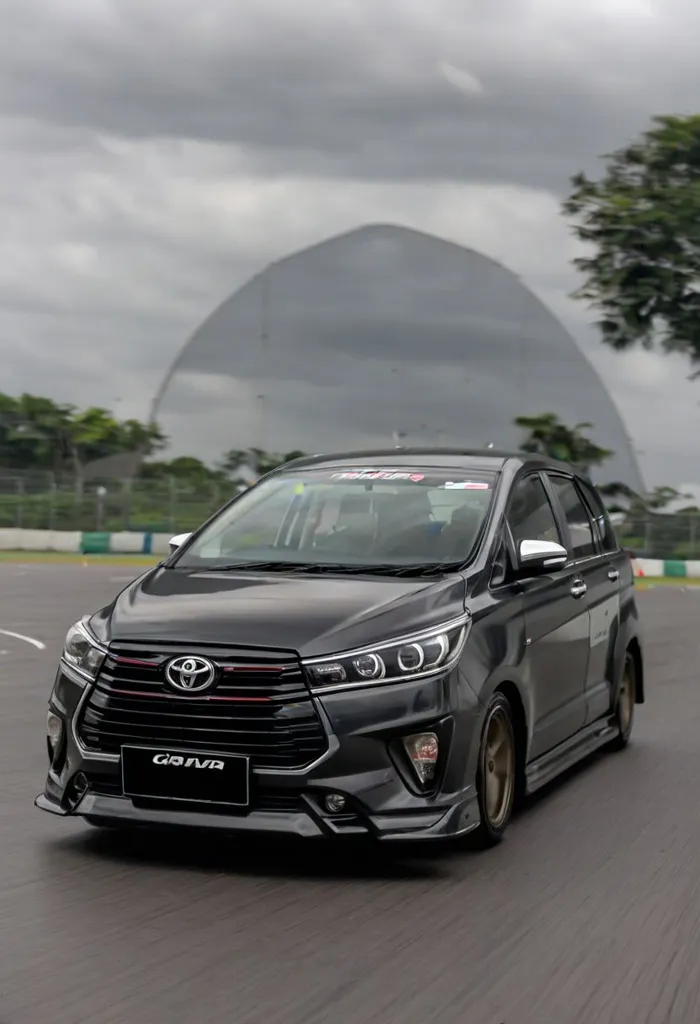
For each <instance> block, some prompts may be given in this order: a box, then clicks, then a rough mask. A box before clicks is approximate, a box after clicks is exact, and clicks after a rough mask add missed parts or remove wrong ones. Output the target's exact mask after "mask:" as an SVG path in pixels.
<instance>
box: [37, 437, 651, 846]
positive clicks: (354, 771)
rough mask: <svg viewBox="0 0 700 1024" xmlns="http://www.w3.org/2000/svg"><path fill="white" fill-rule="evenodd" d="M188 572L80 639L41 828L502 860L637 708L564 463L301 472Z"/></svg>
mask: <svg viewBox="0 0 700 1024" xmlns="http://www.w3.org/2000/svg"><path fill="white" fill-rule="evenodd" d="M172 547H173V550H172V553H171V555H170V556H169V557H168V558H166V559H165V560H164V561H163V562H162V563H161V564H160V565H158V566H156V567H155V568H153V569H151V570H149V571H148V572H146V573H145V574H144V575H142V576H141V577H140V578H139V579H137V580H135V581H134V582H132V583H130V584H129V585H128V586H127V587H126V588H125V589H124V590H123V591H122V592H121V593H120V594H118V595H117V596H116V597H115V599H114V600H113V601H111V602H110V603H109V604H108V605H107V606H106V607H104V608H102V609H100V610H98V611H95V612H94V613H92V614H90V615H86V616H85V618H84V619H82V620H81V621H80V622H77V623H76V624H75V626H73V627H72V628H71V630H70V631H69V633H68V636H67V637H66V642H65V649H64V652H63V656H62V658H61V661H60V664H59V667H58V672H57V675H56V679H55V683H54V687H53V691H52V694H51V698H50V702H49V712H48V726H47V749H48V758H49V770H48V776H47V780H46V785H45V789H44V792H43V793H42V794H41V795H40V796H39V797H37V801H36V802H37V806H38V807H40V808H41V809H42V810H45V811H50V812H51V813H53V814H56V815H62V816H71V815H80V816H82V817H83V818H85V819H86V820H87V821H88V822H89V823H91V824H93V825H98V826H106V827H125V826H129V827H131V826H177V827H192V828H210V829H224V830H226V831H239V832H260V833H277V834H279V833H284V834H289V835H296V836H301V837H308V838H314V837H315V838H320V837H327V838H333V839H338V840H339V839H342V838H343V837H348V836H355V837H358V836H363V837H367V838H370V839H375V840H383V841H389V840H405V839H411V840H430V839H434V840H440V839H446V838H455V837H459V836H464V835H471V836H472V837H473V838H474V839H476V840H478V841H479V842H480V843H483V844H486V845H489V844H493V843H495V842H498V841H499V840H500V839H501V838H502V836H503V834H504V832H505V830H506V827H507V825H508V822H509V820H510V817H511V814H512V811H513V808H514V805H515V803H516V802H517V801H518V800H519V799H520V798H521V797H523V796H524V795H525V794H527V793H532V792H533V791H535V790H536V789H538V788H539V787H541V786H543V785H544V784H545V783H547V782H549V781H550V780H551V779H553V778H554V777H555V776H556V775H557V774H559V773H560V772H562V771H564V770H565V769H567V768H568V767H569V766H571V765H572V764H573V763H574V762H576V761H578V760H580V759H581V758H583V757H585V756H586V755H587V754H589V753H591V752H592V751H594V750H596V749H598V748H600V747H603V746H609V747H610V748H617V749H619V748H622V747H624V746H625V745H626V744H627V742H628V740H629V737H630V733H631V731H632V725H633V717H634V708H635V704H641V703H643V702H644V667H643V656H642V645H641V637H640V628H639V619H638V613H637V605H636V601H635V592H634V581H633V576H632V569H631V565H630V561H629V558H628V557H627V556H626V555H625V553H624V552H623V551H622V550H621V548H620V546H619V544H618V542H617V540H616V538H615V534H614V531H613V529H612V526H611V524H610V520H609V517H608V515H607V513H606V511H605V508H604V505H603V502H602V501H601V499H600V496H599V495H598V493H597V491H596V489H595V488H594V487H593V485H592V484H591V483H590V481H589V480H588V479H586V478H585V477H584V476H581V475H580V474H579V473H577V472H575V471H574V470H573V469H572V468H570V467H568V466H566V465H563V464H560V463H556V462H553V461H549V460H546V459H542V458H537V457H530V456H525V455H522V454H512V453H507V452H496V451H493V450H487V451H464V450H458V449H439V448H435V449H395V448H393V449H388V450H385V451H371V452H367V451H363V452H350V453H344V454H338V455H321V456H314V457H311V458H306V459H298V460H296V461H294V462H292V463H288V464H287V465H286V466H283V467H282V468H280V469H278V470H276V471H275V472H272V473H270V474H268V475H266V476H265V477H263V478H262V479H261V480H260V481H258V482H257V483H256V484H255V485H254V486H252V487H251V488H249V489H248V490H247V491H245V492H244V493H242V494H240V495H238V496H237V497H236V498H234V499H233V500H232V501H231V502H230V503H229V504H227V505H226V506H225V507H224V508H222V509H221V510H220V511H219V512H218V513H217V514H216V515H215V516H213V517H212V519H210V520H209V521H208V522H207V523H205V524H204V525H203V526H202V527H201V528H200V529H199V530H197V531H196V532H195V533H194V534H192V535H190V536H185V537H181V538H177V540H174V542H173V544H172Z"/></svg>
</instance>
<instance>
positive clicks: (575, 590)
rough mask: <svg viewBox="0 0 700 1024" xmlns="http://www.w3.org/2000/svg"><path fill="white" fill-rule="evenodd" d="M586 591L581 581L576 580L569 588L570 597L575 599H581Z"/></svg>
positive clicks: (586, 588)
mask: <svg viewBox="0 0 700 1024" xmlns="http://www.w3.org/2000/svg"><path fill="white" fill-rule="evenodd" d="M587 590H588V587H587V586H586V584H585V583H584V582H583V580H576V582H575V583H574V584H573V586H572V587H571V596H572V597H576V598H578V597H583V595H584V594H585V593H586V591H587Z"/></svg>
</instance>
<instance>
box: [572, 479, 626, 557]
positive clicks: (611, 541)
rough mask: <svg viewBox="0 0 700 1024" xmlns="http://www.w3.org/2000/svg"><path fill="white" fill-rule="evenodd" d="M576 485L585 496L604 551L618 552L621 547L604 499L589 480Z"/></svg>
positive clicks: (578, 481) (577, 482) (578, 482)
mask: <svg viewBox="0 0 700 1024" xmlns="http://www.w3.org/2000/svg"><path fill="white" fill-rule="evenodd" d="M576 484H577V486H578V488H579V490H580V491H581V493H582V494H583V497H584V499H585V502H586V504H587V505H588V509H589V511H590V513H591V516H592V517H593V526H594V529H595V532H596V534H597V536H598V540H599V541H600V546H601V547H602V549H603V551H617V550H618V549H619V547H620V545H619V544H618V542H617V537H616V536H615V530H614V528H613V525H612V523H611V522H610V517H609V515H608V512H607V509H606V508H605V505H604V504H603V499H602V498H601V496H600V495H599V494H598V492H597V491H596V489H595V487H593V486H592V485H591V484H589V483H588V481H587V480H577V481H576Z"/></svg>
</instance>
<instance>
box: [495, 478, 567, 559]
mask: <svg viewBox="0 0 700 1024" xmlns="http://www.w3.org/2000/svg"><path fill="white" fill-rule="evenodd" d="M506 518H507V520H508V525H509V526H510V532H511V533H512V534H513V540H514V541H515V546H516V547H519V545H520V542H521V541H523V540H549V541H553V542H554V543H555V544H561V543H562V539H561V537H560V536H559V528H558V527H557V521H556V519H555V518H554V512H553V511H552V506H551V504H550V501H549V497H548V496H547V491H546V490H545V487H544V484H543V483H542V481H541V480H540V478H539V476H536V475H533V476H526V477H525V478H524V479H523V480H520V481H519V482H518V483H517V484H516V485H515V487H514V488H513V493H512V495H511V499H510V505H509V507H508V513H507V516H506Z"/></svg>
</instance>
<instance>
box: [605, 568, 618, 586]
mask: <svg viewBox="0 0 700 1024" xmlns="http://www.w3.org/2000/svg"><path fill="white" fill-rule="evenodd" d="M619 578H620V574H619V572H618V571H617V569H611V570H610V572H609V573H608V579H609V580H610V582H611V583H615V582H616V581H617V580H619Z"/></svg>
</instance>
